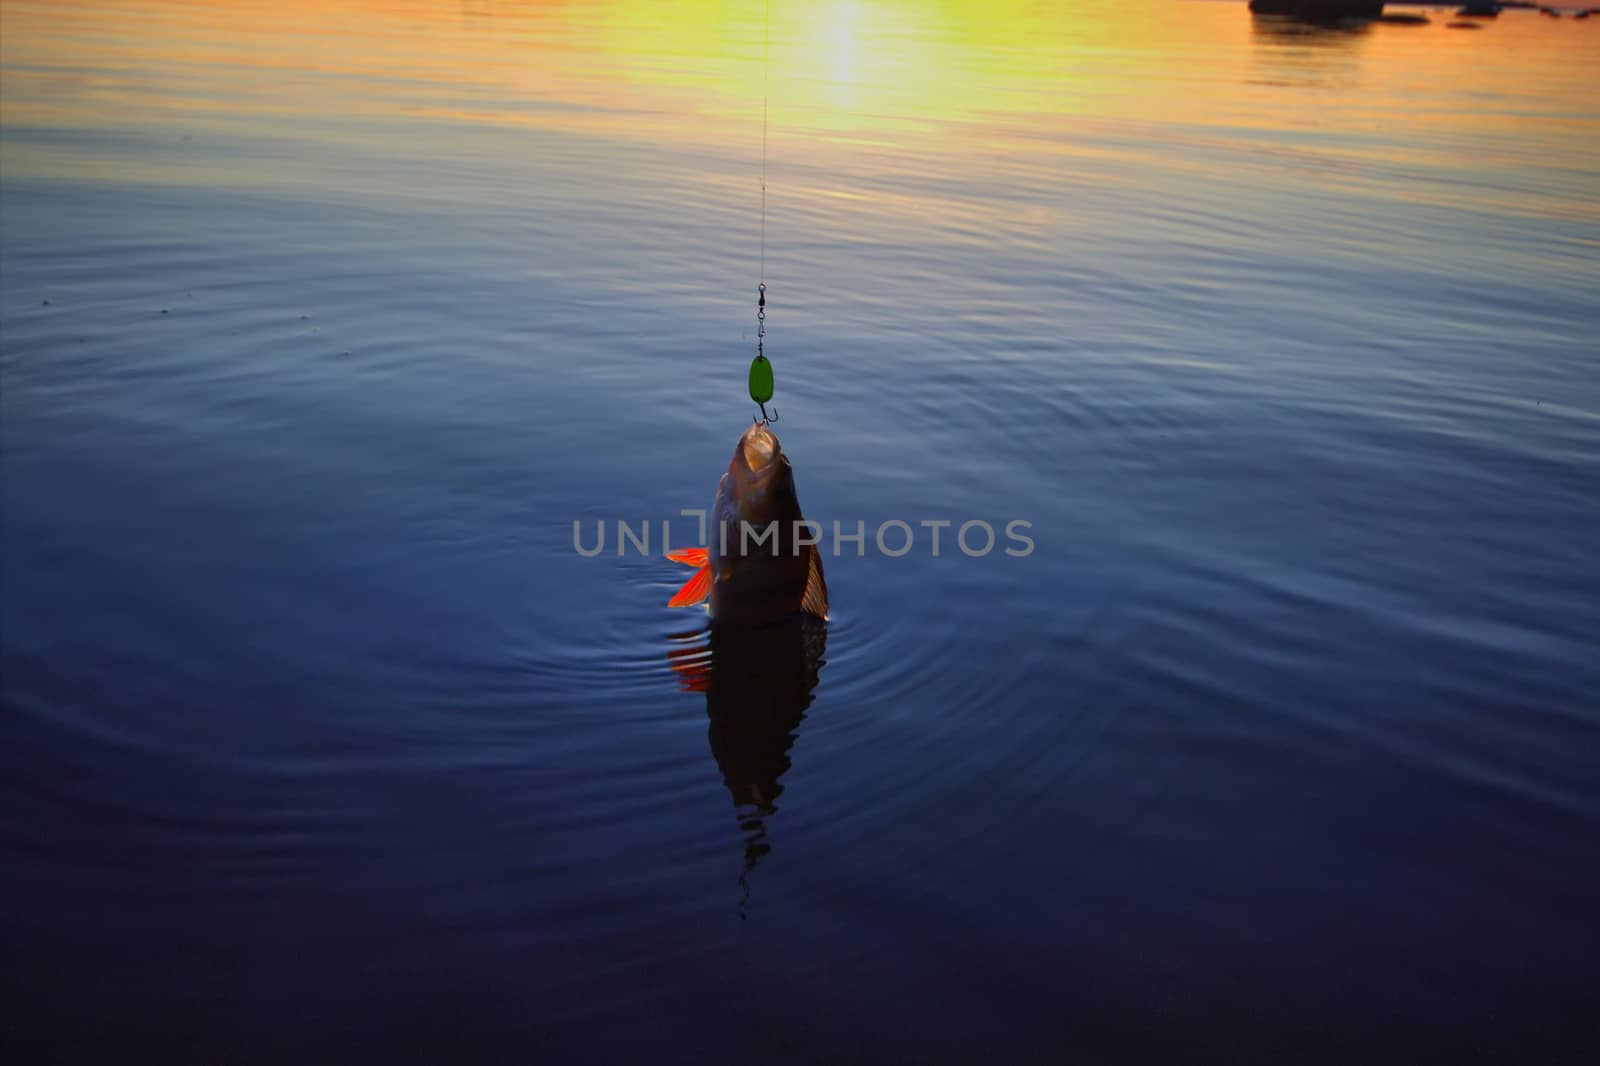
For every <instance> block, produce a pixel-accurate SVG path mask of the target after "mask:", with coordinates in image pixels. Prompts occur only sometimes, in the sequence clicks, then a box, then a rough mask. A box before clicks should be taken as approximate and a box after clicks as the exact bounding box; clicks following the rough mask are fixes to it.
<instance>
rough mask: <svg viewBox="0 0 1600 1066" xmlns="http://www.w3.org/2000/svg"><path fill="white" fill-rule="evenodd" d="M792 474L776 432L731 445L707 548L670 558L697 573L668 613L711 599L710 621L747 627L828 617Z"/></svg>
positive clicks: (760, 428) (817, 557)
mask: <svg viewBox="0 0 1600 1066" xmlns="http://www.w3.org/2000/svg"><path fill="white" fill-rule="evenodd" d="M804 521H805V516H804V515H803V514H802V513H801V511H800V499H799V497H798V496H797V495H796V494H795V490H794V468H793V467H791V466H790V465H789V457H788V456H786V455H784V454H783V448H782V446H780V445H779V444H778V437H777V434H775V433H773V432H772V430H771V429H769V428H768V427H767V426H766V425H765V424H763V423H760V422H758V423H756V424H755V425H752V426H751V427H750V428H749V429H747V430H745V431H744V434H743V435H742V436H741V437H740V438H739V443H738V444H737V445H735V446H734V449H733V460H732V462H730V463H729V464H728V472H727V473H726V474H723V475H722V480H721V481H720V482H718V484H717V497H716V502H715V503H714V504H713V505H712V508H711V524H710V534H711V544H710V545H708V546H707V547H704V548H685V549H683V550H682V551H675V552H669V553H668V554H667V558H669V559H671V560H672V561H673V562H678V563H683V564H684V565H686V566H692V567H695V572H694V575H693V576H692V577H690V578H689V580H688V581H686V582H685V583H684V585H683V587H682V588H681V589H679V590H678V592H677V594H676V595H675V596H673V597H672V599H670V600H668V601H667V606H669V607H688V606H692V605H694V604H697V603H702V602H704V601H706V600H708V599H709V600H710V607H711V620H712V621H713V622H716V623H727V624H732V625H749V624H758V623H763V622H772V621H776V620H778V619H780V618H788V617H792V616H794V615H798V614H802V613H803V614H810V615H815V616H816V617H818V618H822V619H826V618H827V617H828V583H827V581H826V580H824V578H823V576H822V553H821V552H819V551H818V550H817V546H816V545H815V544H811V543H807V541H809V540H811V539H814V538H813V537H811V536H800V535H798V534H804V533H806V527H805V526H804V525H801V523H804Z"/></svg>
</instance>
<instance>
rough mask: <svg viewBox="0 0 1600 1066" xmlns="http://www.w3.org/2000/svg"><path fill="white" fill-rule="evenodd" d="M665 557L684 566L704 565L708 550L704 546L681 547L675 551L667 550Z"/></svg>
mask: <svg viewBox="0 0 1600 1066" xmlns="http://www.w3.org/2000/svg"><path fill="white" fill-rule="evenodd" d="M667 558H668V559H671V560H672V561H673V562H675V563H682V564H683V565H684V566H704V565H706V561H707V560H708V559H709V558H710V552H708V551H707V550H706V549H705V548H682V549H679V550H678V551H675V552H668V553H667Z"/></svg>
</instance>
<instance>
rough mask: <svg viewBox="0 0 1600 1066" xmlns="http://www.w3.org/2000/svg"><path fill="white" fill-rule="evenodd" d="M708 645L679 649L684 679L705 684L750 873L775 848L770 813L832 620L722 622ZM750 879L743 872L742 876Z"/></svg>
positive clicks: (715, 751) (677, 665)
mask: <svg viewBox="0 0 1600 1066" xmlns="http://www.w3.org/2000/svg"><path fill="white" fill-rule="evenodd" d="M709 641H710V644H709V651H710V655H709V657H707V656H706V655H705V654H704V652H705V651H706V650H707V649H706V647H705V646H700V647H694V648H687V649H683V650H681V651H675V652H673V653H672V658H673V659H674V664H673V668H674V669H675V670H677V671H678V676H679V680H680V681H681V683H682V685H683V687H684V688H685V689H687V690H689V691H692V692H704V693H705V696H706V714H707V716H708V717H709V718H710V720H711V722H710V728H709V729H708V730H707V735H708V739H709V740H710V741H711V756H712V758H714V759H716V760H717V768H718V769H719V770H721V771H722V780H723V783H724V784H725V785H727V786H728V792H729V793H730V794H731V795H732V797H733V805H734V807H735V808H736V809H737V811H738V814H739V827H740V828H741V829H742V830H744V832H745V834H746V836H745V858H744V868H745V874H747V875H748V874H749V872H750V871H751V870H753V869H754V868H755V865H756V863H757V862H759V861H760V859H761V857H762V856H763V855H765V854H766V853H767V852H768V851H769V850H771V848H770V845H769V844H768V843H767V832H766V824H765V821H764V819H766V818H769V817H770V816H772V815H773V814H776V813H777V810H778V806H777V800H778V796H779V795H780V794H781V793H782V792H783V785H782V783H781V779H782V777H783V775H784V774H785V773H786V772H788V769H789V765H790V763H789V750H790V748H792V747H793V746H794V742H795V737H796V735H797V734H798V732H799V728H800V722H801V720H802V719H803V718H804V717H805V714H806V709H807V708H808V707H810V706H811V700H812V695H813V692H814V690H815V689H816V687H817V681H818V678H819V677H820V676H821V673H822V663H823V659H822V656H823V651H824V649H825V647H826V644H827V627H826V626H824V625H823V624H822V622H821V620H820V619H818V618H814V617H812V616H809V615H795V616H793V617H791V618H788V619H785V620H784V621H781V622H776V623H773V624H772V625H765V626H734V627H725V626H717V627H714V628H712V629H711V631H710V633H709ZM742 880H743V879H742V878H741V881H742Z"/></svg>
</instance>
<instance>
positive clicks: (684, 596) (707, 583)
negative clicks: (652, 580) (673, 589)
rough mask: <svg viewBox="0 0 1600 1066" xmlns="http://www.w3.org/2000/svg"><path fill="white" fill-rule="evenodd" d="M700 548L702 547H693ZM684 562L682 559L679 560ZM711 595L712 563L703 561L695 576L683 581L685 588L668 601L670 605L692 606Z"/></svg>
mask: <svg viewBox="0 0 1600 1066" xmlns="http://www.w3.org/2000/svg"><path fill="white" fill-rule="evenodd" d="M691 550H700V549H691ZM677 561H678V562H683V560H682V559H679V560H677ZM709 595H711V564H710V563H709V562H706V563H701V564H700V569H698V570H696V571H695V572H694V576H693V577H691V578H689V580H688V581H685V582H684V583H683V588H681V589H679V590H678V591H677V594H676V595H674V596H673V597H672V599H670V600H668V601H667V606H668V607H692V606H693V605H695V604H697V603H699V602H700V601H702V600H704V599H705V598H706V597H707V596H709Z"/></svg>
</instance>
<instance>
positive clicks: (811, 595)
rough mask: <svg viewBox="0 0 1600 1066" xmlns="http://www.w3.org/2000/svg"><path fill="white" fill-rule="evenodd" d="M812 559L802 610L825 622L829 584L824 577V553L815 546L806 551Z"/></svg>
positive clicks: (802, 600)
mask: <svg viewBox="0 0 1600 1066" xmlns="http://www.w3.org/2000/svg"><path fill="white" fill-rule="evenodd" d="M806 554H807V555H809V556H810V557H811V558H810V560H809V562H808V564H807V566H806V594H805V595H804V596H802V597H801V598H800V609H801V610H802V611H804V612H806V613H807V614H814V615H816V616H817V617H818V618H820V619H822V620H823V621H824V622H826V621H827V620H828V582H827V581H825V580H824V579H823V577H822V553H821V552H819V551H817V549H816V546H815V545H813V546H811V547H809V548H807V549H806Z"/></svg>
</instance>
